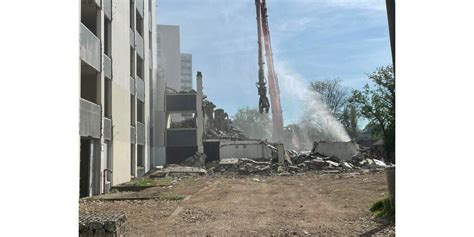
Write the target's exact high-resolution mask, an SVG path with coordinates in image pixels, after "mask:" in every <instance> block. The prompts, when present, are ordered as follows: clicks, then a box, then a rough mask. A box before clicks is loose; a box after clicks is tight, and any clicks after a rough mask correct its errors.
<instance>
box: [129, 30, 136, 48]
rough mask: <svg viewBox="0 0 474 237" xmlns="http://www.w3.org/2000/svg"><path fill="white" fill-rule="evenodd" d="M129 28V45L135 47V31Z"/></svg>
mask: <svg viewBox="0 0 474 237" xmlns="http://www.w3.org/2000/svg"><path fill="white" fill-rule="evenodd" d="M129 30H130V46H131V47H132V48H135V32H134V31H133V30H132V29H130V28H129Z"/></svg>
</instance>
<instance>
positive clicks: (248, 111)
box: [232, 107, 272, 139]
mask: <svg viewBox="0 0 474 237" xmlns="http://www.w3.org/2000/svg"><path fill="white" fill-rule="evenodd" d="M232 122H233V123H234V125H235V126H237V127H238V128H239V129H241V130H242V131H243V132H244V133H245V135H247V136H248V137H249V138H257V139H266V138H270V137H271V131H272V130H271V129H272V120H271V118H270V115H269V114H268V113H260V112H259V111H258V109H257V108H249V107H245V108H240V109H239V110H238V111H237V113H236V114H235V115H234V117H233V118H232Z"/></svg>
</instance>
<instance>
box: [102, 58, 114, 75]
mask: <svg viewBox="0 0 474 237" xmlns="http://www.w3.org/2000/svg"><path fill="white" fill-rule="evenodd" d="M104 75H105V76H106V77H108V78H109V79H112V59H110V58H109V56H107V55H105V54H104Z"/></svg>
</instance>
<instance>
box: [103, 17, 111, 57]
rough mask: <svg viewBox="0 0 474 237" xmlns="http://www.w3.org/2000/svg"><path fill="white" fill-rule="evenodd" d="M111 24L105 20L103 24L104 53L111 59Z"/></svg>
mask: <svg viewBox="0 0 474 237" xmlns="http://www.w3.org/2000/svg"><path fill="white" fill-rule="evenodd" d="M111 52H112V22H111V21H110V20H109V19H107V18H106V19H105V23H104V53H105V55H107V56H109V58H112V55H111Z"/></svg>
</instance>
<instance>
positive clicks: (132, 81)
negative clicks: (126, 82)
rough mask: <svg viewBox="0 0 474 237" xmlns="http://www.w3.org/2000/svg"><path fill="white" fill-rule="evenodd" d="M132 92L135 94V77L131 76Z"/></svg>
mask: <svg viewBox="0 0 474 237" xmlns="http://www.w3.org/2000/svg"><path fill="white" fill-rule="evenodd" d="M130 94H132V95H135V79H133V78H132V77H130Z"/></svg>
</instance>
